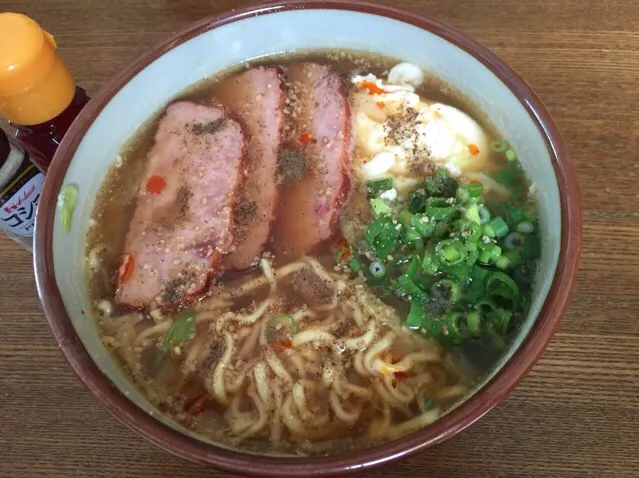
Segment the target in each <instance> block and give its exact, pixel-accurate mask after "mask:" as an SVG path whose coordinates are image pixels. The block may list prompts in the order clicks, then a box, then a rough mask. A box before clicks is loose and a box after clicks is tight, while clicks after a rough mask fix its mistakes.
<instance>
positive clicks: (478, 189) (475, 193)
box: [457, 183, 484, 200]
mask: <svg viewBox="0 0 639 478" xmlns="http://www.w3.org/2000/svg"><path fill="white" fill-rule="evenodd" d="M460 189H463V190H464V191H466V193H467V195H468V198H469V199H474V200H476V199H479V198H481V193H482V191H483V190H484V186H483V185H482V183H470V184H461V185H460V186H459V187H458V188H457V191H458V192H459V190H460ZM462 194H463V193H462Z"/></svg>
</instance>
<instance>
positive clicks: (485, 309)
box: [475, 297, 497, 315]
mask: <svg viewBox="0 0 639 478" xmlns="http://www.w3.org/2000/svg"><path fill="white" fill-rule="evenodd" d="M496 308H497V304H496V303H495V301H494V300H492V299H490V298H488V297H482V298H481V299H479V300H478V301H477V302H475V310H476V311H478V312H479V313H480V314H482V315H490V314H491V313H492V311H493V310H495V309H496Z"/></svg>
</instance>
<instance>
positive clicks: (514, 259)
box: [502, 249, 521, 267]
mask: <svg viewBox="0 0 639 478" xmlns="http://www.w3.org/2000/svg"><path fill="white" fill-rule="evenodd" d="M502 256H503V257H507V258H508V260H509V261H510V266H511V267H514V266H517V265H519V264H521V254H519V252H518V251H516V250H514V249H506V251H504V252H503V253H502Z"/></svg>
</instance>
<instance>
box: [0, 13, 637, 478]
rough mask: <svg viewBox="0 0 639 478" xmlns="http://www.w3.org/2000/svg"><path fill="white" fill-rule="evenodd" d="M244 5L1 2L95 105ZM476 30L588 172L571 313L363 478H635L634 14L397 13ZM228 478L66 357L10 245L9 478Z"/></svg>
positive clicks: (4, 283) (5, 339)
mask: <svg viewBox="0 0 639 478" xmlns="http://www.w3.org/2000/svg"><path fill="white" fill-rule="evenodd" d="M250 3H252V2H250V1H232V0H217V1H213V0H136V1H130V0H106V1H105V0H0V11H7V10H8V11H19V12H23V13H26V14H28V15H31V16H33V17H34V18H35V19H37V20H38V21H39V22H41V23H42V24H43V25H44V26H45V28H47V29H48V30H49V31H51V32H52V33H55V35H56V39H57V41H58V44H59V46H60V51H61V54H62V56H63V57H64V59H65V60H66V61H67V63H68V65H69V67H70V68H71V70H72V71H73V72H74V73H75V75H76V78H77V80H78V82H79V84H81V85H82V86H84V87H85V88H86V89H87V90H88V91H89V93H94V92H96V91H97V89H98V88H99V87H100V85H101V84H102V83H103V82H104V81H106V80H107V79H108V78H109V77H110V76H111V75H113V74H114V73H115V72H117V71H118V70H119V69H120V68H121V67H122V66H123V65H124V64H125V63H127V62H129V61H130V60H131V59H133V58H134V57H136V56H137V55H138V54H140V53H141V52H142V51H143V50H144V49H145V48H147V47H148V46H150V45H152V44H154V43H156V42H157V41H159V40H160V39H162V38H164V37H166V36H167V35H169V34H170V33H172V32H174V31H175V30H176V29H180V28H182V27H184V26H186V25H188V24H189V23H191V22H193V21H196V20H198V19H200V18H202V17H203V16H205V15H210V14H214V13H217V12H221V11H222V10H226V9H230V8H236V7H242V6H246V5H248V4H250ZM389 3H393V4H395V5H397V6H402V7H404V8H407V9H411V10H414V11H418V12H422V13H424V14H428V15H431V16H434V17H435V18H438V19H440V20H442V21H445V22H447V23H450V24H452V25H453V26H455V27H457V28H459V29H461V30H463V31H465V32H466V33H468V34H470V35H472V36H473V37H475V38H476V39H478V40H480V41H482V42H483V43H484V44H486V45H487V46H488V47H490V48H492V49H493V50H494V51H495V52H496V53H497V54H499V55H500V56H501V57H503V58H504V59H505V60H506V61H507V62H508V63H509V64H510V65H512V66H513V67H514V68H515V69H516V70H517V71H518V72H519V73H520V74H521V75H522V76H523V77H524V78H525V79H526V80H527V81H528V82H529V83H530V85H531V86H532V87H533V88H534V89H535V90H536V91H537V93H538V94H539V95H540V97H541V98H542V99H543V101H544V102H545V104H546V105H547V107H548V108H549V110H550V112H551V113H552V114H553V115H554V118H555V120H556V121H557V122H558V124H559V127H560V129H561V131H562V133H563V134H564V136H565V138H566V140H567V142H568V146H569V149H570V151H571V153H572V155H573V158H574V161H575V163H576V165H577V168H578V173H579V180H580V185H581V192H582V196H583V198H582V202H583V206H584V248H583V261H582V267H581V270H580V273H579V280H578V285H577V290H576V295H575V298H574V300H573V302H572V304H571V306H570V307H569V309H568V312H567V313H566V315H565V318H564V321H563V324H562V325H561V327H560V329H559V332H558V333H557V335H556V336H555V339H554V340H553V342H552V343H551V345H550V347H549V348H548V350H547V352H546V353H545V354H544V356H543V357H542V359H541V360H540V362H539V363H538V364H537V366H536V367H535V368H534V369H533V371H532V373H530V375H529V376H528V377H527V378H526V379H525V380H524V381H523V382H522V384H521V385H520V386H519V387H518V388H517V389H516V390H515V391H514V393H513V394H512V395H511V396H510V397H509V398H508V399H507V400H505V401H504V402H502V404H501V405H499V406H498V407H497V408H496V409H495V410H494V411H493V412H491V413H490V414H488V415H487V416H486V417H484V418H483V419H481V420H480V421H479V422H478V423H476V424H475V425H473V426H472V427H471V428H470V429H468V430H467V431H465V432H463V433H462V434H460V435H458V436H457V437H456V438H453V439H452V440H450V441H448V442H446V443H444V444H442V445H439V446H437V447H435V448H433V449H431V450H429V451H427V452H425V453H422V454H420V455H418V456H415V457H413V458H411V459H408V460H405V461H402V462H400V463H398V464H395V465H391V466H388V467H385V468H383V469H381V470H379V471H376V472H373V473H370V474H369V475H368V476H371V477H372V476H378V477H383V476H392V477H408V476H420V477H483V476H486V477H549V478H550V477H553V478H559V477H579V478H582V477H587V476H593V477H604V476H610V477H637V476H639V453H637V452H638V450H639V313H638V310H639V275H638V274H637V273H638V272H639V254H638V253H637V245H638V244H639V207H638V206H639V187H638V186H637V185H638V180H639V177H638V176H637V173H638V172H639V161H638V160H637V158H638V156H637V153H638V151H639V119H638V118H639V116H638V114H637V111H638V105H639V27H638V26H637V25H638V24H639V22H638V20H639V2H637V1H636V0H607V1H606V2H601V1H599V0H537V1H534V2H522V1H521V0H482V1H477V0H455V1H452V0H451V1H443V0H404V1H394V2H389ZM32 476H46V477H129V476H136V477H137V476H139V477H205V476H206V477H221V476H228V475H226V474H224V473H220V472H216V471H212V470H209V469H206V468H204V467H201V466H199V465H195V464H191V463H189V462H186V461H184V460H182V459H180V458H177V457H174V456H172V455H170V454H169V453H166V452H164V451H162V450H160V449H158V448H156V447H155V446H154V445H151V444H150V443H148V442H146V441H144V440H143V439H142V438H140V437H138V436H137V435H136V434H134V433H133V432H132V431H130V430H129V429H128V428H126V427H125V426H124V425H122V424H120V423H119V422H118V421H117V420H116V419H115V418H113V417H112V416H110V415H109V414H108V413H107V412H106V411H105V410H104V409H103V408H102V407H101V406H100V405H98V403H97V402H96V401H95V400H93V399H92V397H91V396H90V394H89V393H88V392H87V391H86V390H85V389H84V388H83V387H82V385H81V384H80V382H79V381H78V380H77V379H76V377H75V376H74V374H73V372H72V371H71V369H70V368H69V366H68V365H67V363H66V361H65V359H64V358H63V356H62V355H61V353H60V352H59V351H58V349H57V347H56V344H55V342H54V341H53V338H52V336H51V334H50V332H49V329H48V327H47V325H46V322H45V319H44V317H43V314H42V311H41V309H40V304H39V302H38V298H37V295H36V289H35V283H34V278H33V273H32V263H31V257H30V255H29V253H27V252H25V251H24V250H22V249H20V248H19V247H18V246H17V245H16V244H14V243H13V242H12V241H10V240H8V239H6V238H5V237H4V236H2V237H0V477H11V478H15V477H32Z"/></svg>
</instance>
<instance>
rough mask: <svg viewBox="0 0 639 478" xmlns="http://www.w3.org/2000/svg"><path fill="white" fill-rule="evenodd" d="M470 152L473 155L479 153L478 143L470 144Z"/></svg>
mask: <svg viewBox="0 0 639 478" xmlns="http://www.w3.org/2000/svg"><path fill="white" fill-rule="evenodd" d="M468 152H469V153H470V154H471V155H472V156H477V155H478V154H479V148H478V147H477V145H475V144H469V145H468Z"/></svg>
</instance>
